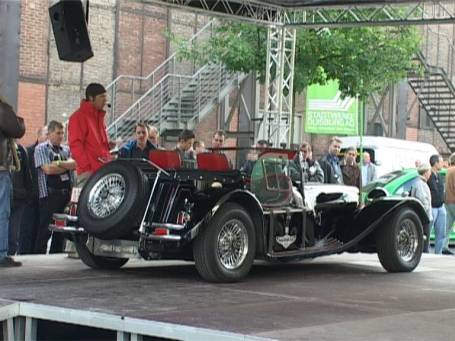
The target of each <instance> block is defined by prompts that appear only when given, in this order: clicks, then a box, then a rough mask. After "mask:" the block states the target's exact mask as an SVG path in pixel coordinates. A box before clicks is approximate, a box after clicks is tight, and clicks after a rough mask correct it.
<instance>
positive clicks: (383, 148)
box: [340, 136, 439, 176]
mask: <svg viewBox="0 0 455 341" xmlns="http://www.w3.org/2000/svg"><path fill="white" fill-rule="evenodd" d="M340 140H341V141H342V143H341V150H342V152H343V151H344V150H345V149H346V148H348V147H351V146H353V147H356V148H357V150H359V151H360V137H359V136H345V137H341V138H340ZM362 145H363V150H364V151H366V152H368V153H370V156H371V160H372V161H373V162H374V163H375V164H376V166H377V167H376V169H377V175H378V176H381V175H383V174H385V173H389V172H392V171H395V170H399V169H402V168H413V167H415V163H416V161H417V160H419V161H420V162H422V163H429V160H430V156H431V155H434V154H439V153H438V151H437V150H436V148H435V147H434V146H432V145H431V144H429V143H423V142H415V141H407V140H400V139H393V138H389V137H382V136H363V137H362Z"/></svg>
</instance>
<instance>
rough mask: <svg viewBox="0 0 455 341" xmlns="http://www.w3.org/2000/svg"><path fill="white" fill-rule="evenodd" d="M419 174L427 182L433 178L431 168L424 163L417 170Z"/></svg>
mask: <svg viewBox="0 0 455 341" xmlns="http://www.w3.org/2000/svg"><path fill="white" fill-rule="evenodd" d="M417 173H419V175H420V176H421V177H423V178H424V179H425V181H427V180H428V179H429V178H430V176H431V166H430V165H429V164H428V163H423V164H421V165H420V166H419V168H417Z"/></svg>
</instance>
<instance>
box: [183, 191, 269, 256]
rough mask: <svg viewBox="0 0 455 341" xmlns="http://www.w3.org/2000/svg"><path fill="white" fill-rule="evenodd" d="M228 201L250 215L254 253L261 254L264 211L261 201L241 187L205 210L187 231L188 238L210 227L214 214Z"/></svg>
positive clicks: (262, 249)
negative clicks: (253, 234) (252, 227)
mask: <svg viewBox="0 0 455 341" xmlns="http://www.w3.org/2000/svg"><path fill="white" fill-rule="evenodd" d="M228 202H234V203H236V204H238V205H240V206H242V207H243V208H244V209H245V210H246V211H247V212H248V214H249V215H250V217H251V219H252V220H253V223H254V227H255V231H256V254H257V255H263V254H264V250H265V249H264V245H265V232H264V231H265V230H264V211H263V210H262V206H261V203H260V202H259V200H258V199H257V198H256V197H255V196H254V195H253V194H251V193H250V192H249V191H245V190H241V189H238V190H235V191H232V192H229V193H227V194H226V195H224V196H223V197H221V198H220V199H219V200H218V201H217V202H216V203H215V204H214V205H213V206H212V208H211V209H210V210H209V211H208V212H207V214H206V215H205V216H204V218H202V219H201V220H200V221H199V222H198V223H197V224H196V225H195V226H194V227H193V228H192V229H191V230H190V231H188V234H189V236H188V237H189V239H191V240H192V239H194V238H196V236H197V235H198V234H199V233H200V231H201V229H203V228H210V224H209V222H210V220H211V219H212V218H213V217H214V216H215V214H216V213H217V212H218V211H219V209H220V208H221V207H223V205H224V204H226V203H228Z"/></svg>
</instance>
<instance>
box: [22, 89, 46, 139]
mask: <svg viewBox="0 0 455 341" xmlns="http://www.w3.org/2000/svg"><path fill="white" fill-rule="evenodd" d="M45 98H46V85H45V84H39V83H30V82H19V89H18V105H17V108H18V110H17V112H18V114H19V116H22V117H23V118H24V120H25V127H26V130H27V131H26V134H25V136H24V137H23V138H22V139H21V141H20V143H22V144H23V145H25V146H26V145H29V144H32V143H33V142H34V141H35V139H36V132H37V131H38V129H39V128H41V127H42V126H43V125H44V115H43V113H44V112H45V108H46V101H45Z"/></svg>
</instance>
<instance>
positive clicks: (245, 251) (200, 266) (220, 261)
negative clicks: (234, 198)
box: [193, 203, 256, 282]
mask: <svg viewBox="0 0 455 341" xmlns="http://www.w3.org/2000/svg"><path fill="white" fill-rule="evenodd" d="M255 248H256V240H255V232H254V225H253V221H252V220H251V218H250V216H249V215H248V212H246V211H245V209H244V208H243V207H241V206H239V205H237V204H234V203H227V204H225V205H223V206H222V207H221V208H220V209H219V211H218V212H217V213H216V214H215V216H214V218H213V219H212V220H211V221H210V222H209V223H208V224H207V226H205V229H204V230H203V231H202V232H201V234H200V235H199V236H198V237H197V238H196V240H195V241H194V245H193V253H194V260H195V263H196V268H197V270H198V272H199V274H200V275H201V276H202V277H203V278H204V279H205V280H207V281H210V282H236V281H239V280H241V279H242V278H244V277H245V276H246V275H247V274H248V272H249V271H250V269H251V266H252V265H253V261H254V255H255Z"/></svg>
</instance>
